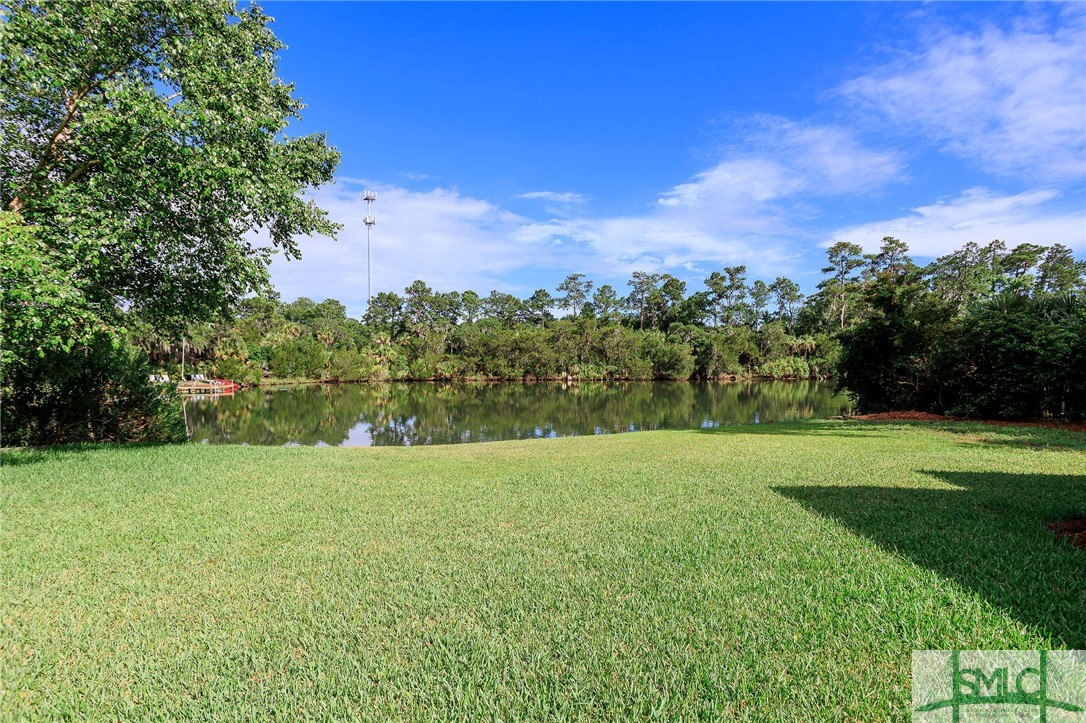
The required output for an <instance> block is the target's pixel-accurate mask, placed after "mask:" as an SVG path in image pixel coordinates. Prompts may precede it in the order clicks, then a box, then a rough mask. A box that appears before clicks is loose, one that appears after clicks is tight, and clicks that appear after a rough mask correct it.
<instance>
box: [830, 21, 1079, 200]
mask: <svg viewBox="0 0 1086 723" xmlns="http://www.w3.org/2000/svg"><path fill="white" fill-rule="evenodd" d="M1083 48H1086V11H1084V6H1082V5H1078V6H1076V5H1075V4H1074V3H1072V4H1069V5H1066V6H1063V7H1061V8H1060V12H1059V20H1058V22H1057V21H1053V22H1046V21H1043V20H1039V19H1037V18H1031V17H1028V16H1027V17H1025V18H1023V19H1021V20H1020V22H1019V23H1018V24H1016V25H1015V26H1014V27H1013V28H1011V29H1009V30H1004V29H1000V28H996V27H986V28H984V29H983V30H981V31H979V32H976V33H954V32H946V31H944V32H941V33H938V34H936V36H935V37H934V38H933V39H932V40H930V41H928V42H927V43H926V44H925V45H924V46H923V47H921V48H920V49H919V50H916V51H913V52H906V53H903V54H901V55H900V56H899V57H898V58H896V59H894V60H892V61H891V62H888V63H886V64H885V65H882V66H881V67H878V68H876V69H874V70H872V71H871V72H869V73H866V74H864V75H862V76H860V77H858V78H855V79H853V80H851V81H849V82H847V83H845V84H844V85H843V87H842V88H841V91H842V93H843V95H844V96H845V98H846V99H848V100H850V101H852V102H855V103H857V104H859V105H860V106H862V107H865V108H867V109H870V110H873V111H874V112H876V113H877V114H878V115H879V116H881V117H882V118H884V119H886V120H888V121H890V122H891V123H892V124H893V125H895V126H896V127H897V128H899V129H903V130H905V131H906V132H908V133H909V134H917V133H919V134H923V135H925V136H928V137H930V138H932V139H934V140H935V141H937V142H938V143H939V144H940V145H941V147H942V148H944V149H945V150H946V151H948V152H950V153H952V154H954V155H956V156H958V157H961V158H963V159H966V160H968V161H970V162H971V163H973V164H974V165H975V166H976V167H978V168H979V169H981V170H983V171H987V172H991V173H996V174H999V175H1003V176H1020V177H1024V178H1028V179H1043V180H1044V182H1046V183H1050V182H1052V181H1054V180H1064V179H1072V180H1075V179H1081V178H1082V177H1083V174H1084V172H1086V73H1084V72H1083V58H1084V51H1083Z"/></svg>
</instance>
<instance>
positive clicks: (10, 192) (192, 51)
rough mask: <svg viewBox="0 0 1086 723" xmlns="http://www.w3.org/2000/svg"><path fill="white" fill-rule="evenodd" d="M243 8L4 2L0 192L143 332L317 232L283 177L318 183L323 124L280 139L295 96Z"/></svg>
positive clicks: (209, 312)
mask: <svg viewBox="0 0 1086 723" xmlns="http://www.w3.org/2000/svg"><path fill="white" fill-rule="evenodd" d="M269 21H270V18H268V16H266V15H265V14H264V13H263V11H262V10H261V9H260V8H259V7H258V6H256V5H249V6H248V7H246V8H245V9H238V8H237V7H236V6H235V4H234V3H233V2H230V1H228V0H211V1H209V2H200V3H191V2H186V1H185V0H156V1H154V2H145V3H84V2H75V1H63V0H58V1H57V2H49V3H36V2H28V3H16V4H14V5H9V6H8V11H7V13H6V17H5V21H4V27H3V32H2V33H0V57H3V58H4V59H5V66H4V72H3V73H2V74H0V97H3V99H4V101H3V105H2V106H0V112H2V113H3V118H4V122H3V123H0V179H3V180H2V183H0V205H2V207H3V208H5V209H7V210H13V211H19V212H21V213H22V214H23V216H24V217H25V219H26V221H27V223H30V224H33V225H35V226H38V227H39V228H40V234H41V239H42V240H43V241H44V242H45V243H46V245H47V246H48V247H49V248H50V249H52V250H53V251H54V252H55V253H56V254H57V255H58V256H59V257H60V258H62V259H63V260H64V262H65V267H66V269H67V270H69V271H72V272H74V273H76V274H77V275H78V277H79V278H80V283H81V285H82V292H83V295H84V296H85V297H87V299H88V301H89V303H90V304H92V305H96V308H98V309H99V310H100V312H101V313H102V314H110V313H112V312H113V311H114V309H115V308H116V306H117V305H118V304H120V305H121V306H123V307H124V308H126V309H128V310H129V311H134V312H138V314H139V315H140V316H141V317H142V318H146V319H150V320H153V321H154V323H155V325H156V326H157V327H159V328H162V327H165V326H173V327H177V326H178V325H179V324H181V323H183V322H184V321H185V320H188V319H198V318H208V317H210V316H214V315H215V314H218V313H223V312H225V311H226V310H227V309H229V308H230V307H231V305H232V304H234V303H235V302H236V301H237V300H238V299H240V298H241V297H242V296H243V295H244V294H246V293H248V292H249V291H250V290H252V289H254V288H257V287H259V286H261V285H263V284H264V283H265V282H266V280H267V271H266V267H267V262H268V259H269V252H268V249H262V248H260V247H258V246H257V245H255V244H254V242H253V241H252V240H251V236H250V232H252V231H253V230H255V229H260V228H262V229H265V230H266V231H267V232H268V236H269V238H270V239H271V242H272V244H273V248H274V249H277V250H280V251H282V252H283V253H284V254H285V255H286V256H288V257H295V256H297V255H298V247H297V245H296V243H295V240H294V239H295V238H296V237H297V236H300V235H305V234H309V233H322V234H332V233H334V232H335V230H336V226H335V224H332V223H330V222H329V221H328V219H327V215H326V214H325V212H323V211H321V210H320V209H318V208H317V207H316V206H315V205H313V204H312V203H311V202H306V201H304V200H302V198H301V197H300V196H299V191H301V190H303V189H305V188H306V187H308V186H313V185H320V184H323V183H327V182H329V181H331V179H332V173H333V171H334V169H335V166H336V164H337V162H338V159H339V155H338V153H337V152H336V151H335V150H334V149H331V148H329V147H328V146H327V145H326V143H325V140H324V137H323V136H320V135H312V136H306V137H303V138H288V137H285V136H284V135H283V131H284V130H285V129H286V127H287V124H288V122H289V121H290V120H291V119H293V118H298V117H300V116H299V112H300V110H301V108H302V103H301V102H300V101H298V100H297V99H296V98H294V97H293V95H292V92H293V88H292V86H290V85H288V84H285V83H283V82H281V81H280V80H279V79H278V78H277V68H276V53H277V52H278V51H279V50H281V49H282V48H283V45H282V43H280V42H279V41H278V40H277V39H276V38H275V36H274V35H273V34H272V32H271V30H270V28H269V27H268V24H269Z"/></svg>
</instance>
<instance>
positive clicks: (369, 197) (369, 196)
mask: <svg viewBox="0 0 1086 723" xmlns="http://www.w3.org/2000/svg"><path fill="white" fill-rule="evenodd" d="M362 200H363V201H365V202H366V217H365V218H364V219H362V223H364V224H366V307H367V308H368V307H369V305H370V302H371V301H373V251H372V250H371V248H370V229H372V228H373V227H374V226H376V225H377V219H375V218H374V217H373V213H372V212H371V211H370V205H371V204H372V203H373V202H374V201H376V200H377V194H376V193H374V192H373V191H368V190H367V191H363V192H362Z"/></svg>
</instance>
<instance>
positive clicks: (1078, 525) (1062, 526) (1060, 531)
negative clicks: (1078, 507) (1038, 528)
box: [1045, 517, 1086, 549]
mask: <svg viewBox="0 0 1086 723" xmlns="http://www.w3.org/2000/svg"><path fill="white" fill-rule="evenodd" d="M1045 527H1047V528H1048V529H1050V530H1052V531H1053V532H1055V533H1056V537H1058V538H1060V539H1061V540H1070V542H1071V544H1072V545H1074V546H1075V547H1081V548H1083V549H1086V517H1083V518H1081V519H1078V520H1066V521H1064V522H1049V523H1048V524H1047V525H1045Z"/></svg>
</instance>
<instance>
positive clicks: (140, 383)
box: [0, 334, 185, 446]
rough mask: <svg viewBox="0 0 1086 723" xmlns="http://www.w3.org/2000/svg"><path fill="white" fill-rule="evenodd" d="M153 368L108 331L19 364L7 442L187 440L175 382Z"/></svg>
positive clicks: (12, 380) (11, 389)
mask: <svg viewBox="0 0 1086 723" xmlns="http://www.w3.org/2000/svg"><path fill="white" fill-rule="evenodd" d="M73 357H75V362H74V363H73ZM152 371H153V370H152V369H151V367H150V366H149V365H148V363H147V357H146V355H145V354H144V353H143V352H142V351H140V350H138V349H133V348H131V347H130V346H127V345H125V344H123V343H120V342H118V341H116V340H115V339H112V338H110V337H108V336H106V335H105V334H97V335H94V336H93V337H91V339H90V340H88V341H87V342H86V343H84V344H80V345H79V346H76V347H74V348H73V349H72V350H71V351H70V352H69V351H64V350H49V351H46V352H44V353H43V354H42V355H41V356H40V357H38V358H37V359H35V360H34V363H33V364H15V365H12V366H10V367H8V368H7V369H6V370H5V380H4V381H5V385H6V389H5V393H4V395H3V397H2V400H0V404H2V412H0V413H2V417H3V424H4V429H3V437H4V444H5V445H6V446H14V445H48V444H63V443H69V442H83V441H91V442H182V441H184V440H185V425H184V422H183V421H182V418H181V407H180V405H179V404H178V403H177V396H176V393H175V392H174V386H173V385H172V384H161V383H153V382H151V381H149V379H150V375H151V373H152Z"/></svg>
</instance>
